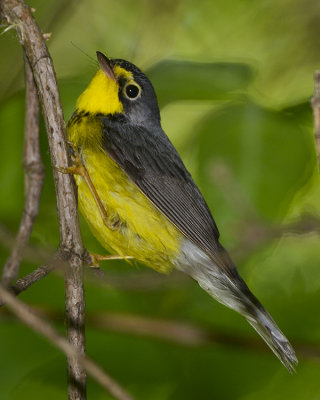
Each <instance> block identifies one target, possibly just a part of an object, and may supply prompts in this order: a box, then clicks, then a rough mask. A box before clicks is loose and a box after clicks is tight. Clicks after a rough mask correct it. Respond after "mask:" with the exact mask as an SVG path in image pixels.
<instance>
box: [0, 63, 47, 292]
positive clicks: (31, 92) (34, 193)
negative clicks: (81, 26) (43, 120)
mask: <svg viewBox="0 0 320 400" xmlns="http://www.w3.org/2000/svg"><path fill="white" fill-rule="evenodd" d="M24 59H25V81H26V115H25V130H24V155H23V166H24V169H25V205H24V210H23V215H22V218H21V222H20V227H19V232H18V235H17V238H16V241H15V244H14V246H13V249H12V251H11V254H10V256H9V258H8V260H7V261H6V263H5V265H4V267H3V271H2V284H3V285H4V286H6V287H8V286H10V284H11V283H12V282H13V280H14V279H16V277H17V276H18V273H19V266H20V263H21V260H22V257H23V252H24V249H25V247H26V245H27V243H28V241H29V238H30V235H31V232H32V227H33V224H34V221H35V218H36V216H37V214H38V211H39V203H40V195H41V189H42V184H43V179H44V166H43V163H42V160H41V156H40V145H39V100H38V94H37V89H36V86H35V83H34V79H33V75H32V71H31V68H30V64H29V62H28V60H27V58H26V57H24Z"/></svg>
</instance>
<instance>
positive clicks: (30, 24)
mask: <svg viewBox="0 0 320 400" xmlns="http://www.w3.org/2000/svg"><path fill="white" fill-rule="evenodd" d="M0 11H1V13H2V15H3V17H4V18H5V19H6V21H7V23H8V25H13V26H15V28H16V30H17V33H18V37H19V40H20V43H21V44H22V45H23V47H24V49H25V53H26V56H27V58H28V60H29V62H30V65H31V68H32V71H33V75H34V79H35V82H36V85H37V89H38V94H39V99H40V103H41V105H42V111H43V115H44V119H45V123H46V128H47V134H48V141H49V148H50V154H51V160H52V164H53V165H54V166H55V167H62V168H66V167H68V164H69V163H68V153H67V144H66V133H65V123H64V119H63V112H62V107H61V101H60V94H59V91H58V86H57V81H56V76H55V72H54V68H53V63H52V59H51V57H50V55H49V52H48V49H47V46H46V43H45V41H44V39H43V37H42V32H41V31H40V29H39V27H38V25H37V23H36V21H35V20H34V18H33V16H32V12H31V10H30V8H29V7H28V6H27V5H26V4H25V3H24V2H23V1H22V0H2V1H1V2H0ZM54 181H55V187H56V197H57V208H58V219H59V227H60V250H59V252H60V253H61V255H62V256H63V258H64V260H65V261H66V263H67V264H68V266H69V267H70V268H66V271H67V272H66V319H67V336H68V339H69V341H70V343H72V344H73V345H74V346H75V347H76V349H77V351H79V352H80V353H84V351H85V345H84V343H85V337H84V325H83V324H84V307H85V302H84V290H83V277H82V268H81V265H82V259H81V256H82V253H83V250H84V249H83V244H82V240H81V236H80V229H79V223H78V216H77V203H76V195H75V187H74V180H73V177H71V176H70V175H66V174H61V173H59V172H57V171H56V170H54ZM72 325H73V326H77V327H78V329H77V330H76V329H71V328H70V327H71V326H72ZM68 373H69V376H68V377H69V379H68V380H69V385H68V392H69V399H77V400H85V399H86V390H85V387H86V373H85V370H84V368H83V366H82V365H81V364H80V363H79V362H78V358H73V357H71V358H69V359H68Z"/></svg>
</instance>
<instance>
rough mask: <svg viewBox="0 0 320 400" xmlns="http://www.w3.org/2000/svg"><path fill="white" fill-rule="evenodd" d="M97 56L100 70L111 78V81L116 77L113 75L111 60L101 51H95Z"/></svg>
mask: <svg viewBox="0 0 320 400" xmlns="http://www.w3.org/2000/svg"><path fill="white" fill-rule="evenodd" d="M97 58H98V61H99V64H100V67H101V69H102V71H103V72H104V73H105V74H106V75H107V77H108V78H109V79H112V80H113V81H116V80H117V78H116V77H115V75H114V72H113V68H112V65H111V61H110V60H109V58H108V57H106V56H105V55H104V54H103V53H101V52H100V51H97Z"/></svg>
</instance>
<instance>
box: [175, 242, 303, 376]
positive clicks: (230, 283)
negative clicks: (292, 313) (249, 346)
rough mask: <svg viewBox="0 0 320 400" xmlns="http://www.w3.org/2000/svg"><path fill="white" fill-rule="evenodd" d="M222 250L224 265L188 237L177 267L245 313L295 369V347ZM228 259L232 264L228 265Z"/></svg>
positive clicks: (258, 330) (212, 294)
mask: <svg viewBox="0 0 320 400" xmlns="http://www.w3.org/2000/svg"><path fill="white" fill-rule="evenodd" d="M222 251H223V252H224V254H223V255H224V257H223V258H224V264H225V268H223V269H221V267H218V266H217V265H216V264H215V263H214V262H213V261H212V259H211V258H209V257H208V256H207V255H206V254H205V253H204V252H202V251H201V250H200V249H199V248H198V247H196V246H195V245H194V244H192V243H191V242H189V241H188V242H186V244H185V245H184V248H183V251H182V255H181V257H180V258H179V260H178V262H177V268H178V269H180V270H181V271H183V272H185V273H187V274H188V275H190V276H192V277H193V278H194V279H195V280H196V281H198V283H199V285H200V286H201V287H202V288H203V289H204V290H205V291H206V292H208V293H209V294H210V296H212V297H214V298H215V299H216V300H217V301H219V302H220V303H222V304H224V305H225V306H227V307H229V308H232V309H233V310H235V311H237V312H239V313H240V314H241V315H243V316H244V317H245V319H246V320H247V321H248V322H249V324H250V325H251V326H252V327H253V328H254V329H255V330H256V331H257V333H258V334H259V335H260V336H261V337H262V339H263V340H264V341H265V342H266V344H267V345H268V346H269V347H270V349H271V350H272V351H273V352H274V354H275V355H276V356H277V357H278V358H279V360H280V361H281V362H282V364H283V365H284V366H285V367H286V368H287V369H288V371H289V372H290V373H292V372H294V371H295V365H296V364H297V363H298V360H297V357H296V355H295V352H294V349H293V348H292V346H291V344H290V343H289V341H288V340H287V338H286V337H285V336H284V334H283V333H282V332H281V330H280V329H279V328H278V326H277V324H276V323H275V321H274V320H273V318H272V317H271V315H270V314H269V313H268V312H267V311H266V310H265V308H264V307H263V306H262V305H261V303H260V302H259V301H258V299H257V298H256V297H255V296H254V295H253V294H252V293H251V292H250V290H249V288H248V286H247V285H246V283H245V282H244V281H243V279H242V278H241V277H240V275H239V274H238V272H237V270H236V268H235V267H234V265H233V264H232V261H231V260H230V258H229V256H228V255H227V253H226V252H225V250H224V249H223V248H222ZM226 261H227V262H228V264H229V265H226Z"/></svg>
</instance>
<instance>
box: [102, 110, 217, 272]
mask: <svg viewBox="0 0 320 400" xmlns="http://www.w3.org/2000/svg"><path fill="white" fill-rule="evenodd" d="M101 120H102V126H103V135H102V145H103V148H104V149H105V151H106V153H107V154H108V155H109V156H110V157H111V158H112V159H113V160H114V161H115V162H116V163H117V164H118V165H119V166H120V168H121V169H122V170H123V171H124V172H125V173H126V174H127V175H128V176H129V177H130V178H131V179H132V181H133V182H134V183H135V184H136V185H137V186H138V188H139V189H140V190H141V192H142V193H143V194H144V195H145V196H146V197H147V198H148V199H149V200H150V201H151V202H152V203H153V204H154V205H155V206H156V207H157V208H158V209H159V210H160V211H161V212H162V213H163V214H164V215H165V216H166V217H167V218H168V219H169V220H170V221H171V222H172V223H173V224H174V225H175V226H176V227H177V228H178V229H179V230H180V231H181V232H182V233H183V234H184V235H185V236H186V237H187V238H189V239H190V240H191V241H192V242H193V243H194V244H196V245H197V246H198V247H199V248H200V249H202V250H203V251H204V252H205V253H207V254H208V255H209V256H210V257H211V258H213V259H216V258H220V257H217V252H218V249H220V245H219V242H218V239H219V231H218V228H217V226H216V224H215V222H214V220H213V218H212V216H211V213H210V210H209V208H208V206H207V204H206V202H205V200H204V198H203V196H202V194H201V193H200V191H199V189H198V187H197V185H196V184H195V183H194V181H193V179H192V178H191V176H190V174H189V172H188V171H187V169H186V168H185V166H184V164H183V162H182V160H181V158H180V156H179V154H178V153H177V151H176V149H175V148H174V146H173V145H172V143H171V142H170V141H169V139H168V137H167V136H166V135H165V133H164V132H163V131H162V129H161V128H160V127H159V128H157V129H156V131H154V130H153V131H152V132H151V131H149V130H147V129H145V128H144V127H141V126H132V125H130V124H125V123H124V122H123V121H120V122H117V121H116V120H114V121H110V119H109V118H104V117H102V118H101ZM216 261H217V260H216ZM218 264H220V263H218Z"/></svg>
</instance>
